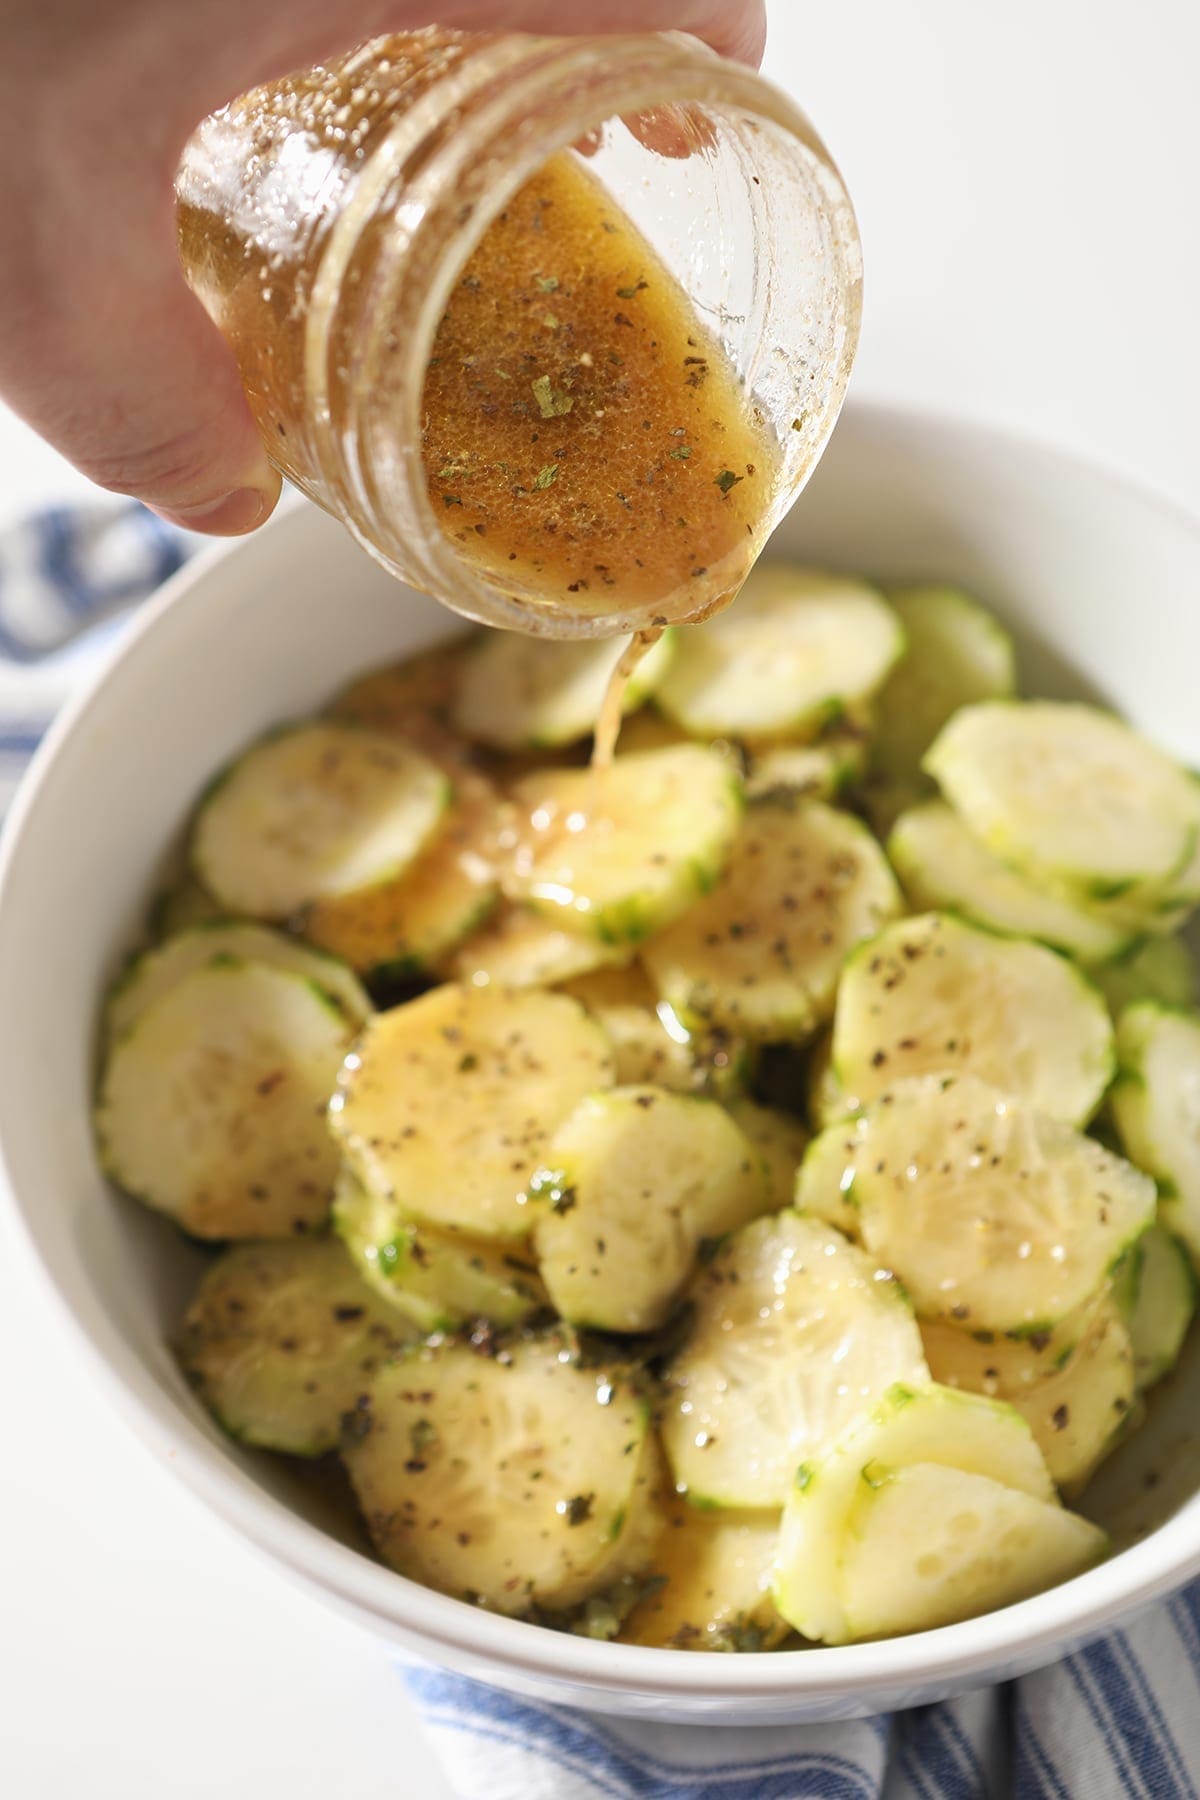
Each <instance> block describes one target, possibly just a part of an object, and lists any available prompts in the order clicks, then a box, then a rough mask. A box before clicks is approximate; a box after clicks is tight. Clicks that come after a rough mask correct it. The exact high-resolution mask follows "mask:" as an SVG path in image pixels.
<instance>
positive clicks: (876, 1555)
mask: <svg viewBox="0 0 1200 1800" xmlns="http://www.w3.org/2000/svg"><path fill="white" fill-rule="evenodd" d="M873 1479H874V1481H875V1483H876V1485H874V1486H872V1485H869V1484H868V1483H867V1482H865V1481H864V1482H862V1483H860V1491H859V1492H858V1493H857V1495H856V1497H855V1504H854V1506H853V1507H852V1509H851V1512H850V1516H849V1519H848V1520H847V1524H846V1537H845V1544H844V1548H843V1550H842V1555H841V1566H840V1569H839V1581H838V1585H839V1589H840V1592H841V1598H842V1603H843V1607H844V1616H845V1635H844V1637H841V1638H839V1639H837V1640H836V1641H838V1642H854V1641H856V1640H858V1639H860V1638H874V1637H884V1636H888V1635H891V1634H895V1633H897V1632H910V1631H928V1630H932V1629H933V1628H934V1627H936V1626H938V1625H951V1624H953V1623H955V1621H957V1620H959V1619H969V1618H975V1617H977V1616H978V1615H979V1614H980V1613H985V1612H991V1611H993V1610H994V1609H996V1608H998V1607H1002V1606H1009V1605H1012V1604H1013V1603H1014V1602H1015V1601H1017V1600H1023V1599H1026V1598H1027V1597H1028V1596H1029V1595H1031V1594H1036V1593H1040V1592H1041V1591H1042V1590H1043V1589H1044V1588H1048V1587H1054V1586H1056V1585H1057V1583H1058V1582H1060V1581H1067V1580H1069V1579H1070V1577H1071V1576H1073V1575H1078V1574H1081V1573H1082V1571H1083V1570H1084V1569H1087V1568H1090V1567H1091V1566H1092V1564H1093V1563H1096V1562H1098V1561H1099V1560H1100V1558H1101V1557H1103V1556H1104V1555H1105V1554H1106V1553H1107V1550H1108V1539H1107V1538H1106V1537H1105V1535H1104V1533H1103V1532H1102V1531H1101V1530H1100V1529H1099V1527H1098V1526H1096V1525H1093V1524H1092V1523H1091V1522H1090V1521H1089V1520H1087V1519H1083V1518H1080V1516H1079V1514H1078V1513H1072V1512H1067V1511H1066V1510H1065V1508H1063V1507H1061V1506H1058V1505H1054V1504H1051V1503H1050V1502H1048V1501H1046V1500H1035V1499H1033V1497H1032V1496H1031V1495H1029V1494H1022V1493H1019V1492H1017V1491H1016V1490H1014V1489H1013V1488H1009V1487H1005V1486H1004V1485H1003V1484H1002V1483H1001V1482H999V1481H992V1480H989V1478H988V1477H987V1476H985V1475H968V1474H964V1473H963V1472H962V1471H961V1470H958V1469H946V1468H943V1467H941V1466H940V1465H939V1464H937V1463H914V1464H913V1465H911V1466H910V1467H908V1468H905V1469H896V1470H889V1469H885V1468H884V1467H883V1466H882V1465H881V1466H880V1467H879V1469H878V1471H877V1472H876V1473H875V1475H874V1478H873ZM899 1545H904V1546H905V1547H906V1549H907V1551H908V1554H901V1555H897V1546H899ZM831 1641H832V1640H831Z"/></svg>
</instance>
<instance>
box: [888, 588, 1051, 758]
mask: <svg viewBox="0 0 1200 1800" xmlns="http://www.w3.org/2000/svg"><path fill="white" fill-rule="evenodd" d="M884 591H885V594H886V597H887V600H888V603H889V605H890V606H891V607H892V609H893V611H894V612H895V614H896V617H897V618H898V619H899V621H900V624H901V626H902V627H903V630H904V635H905V639H906V642H907V649H906V651H905V654H904V656H903V657H902V658H901V660H900V662H899V664H898V665H897V667H896V668H895V669H893V671H892V673H891V675H890V676H889V677H888V680H887V683H886V685H885V687H884V689H883V692H882V693H881V694H880V696H879V699H878V702H877V708H876V742H875V762H876V765H877V767H878V768H880V769H881V770H885V771H886V772H887V774H888V775H889V776H890V777H892V778H893V779H899V778H902V777H903V778H906V779H909V780H914V781H919V780H920V770H921V758H922V757H923V756H924V754H925V752H926V751H927V750H928V748H929V746H930V744H932V742H933V740H934V738H935V737H936V736H937V734H938V732H939V731H940V730H941V729H942V726H943V725H944V724H945V723H946V721H947V719H949V718H950V716H951V714H952V713H955V712H957V711H958V709H959V707H960V706H969V705H971V704H972V702H974V701H979V700H990V699H993V698H997V697H999V696H1002V695H1006V694H1011V693H1012V692H1013V691H1014V689H1015V688H1016V658H1015V656H1014V653H1013V643H1012V639H1011V638H1010V637H1009V635H1008V633H1007V631H1005V629H1004V627H1003V626H1002V625H1001V624H1000V622H999V620H998V619H996V618H995V617H994V616H993V614H991V613H990V612H988V611H987V610H986V609H985V608H984V607H982V606H980V604H979V602H978V601H977V600H973V599H972V598H971V596H970V595H969V594H965V593H963V591H962V589H961V588H954V587H937V586H933V587H905V588H887V589H885V590H884Z"/></svg>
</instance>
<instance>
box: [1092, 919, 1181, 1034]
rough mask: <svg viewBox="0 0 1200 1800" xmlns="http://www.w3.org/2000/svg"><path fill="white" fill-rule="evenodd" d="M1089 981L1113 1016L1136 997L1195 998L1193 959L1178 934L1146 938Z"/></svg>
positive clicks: (1169, 1001)
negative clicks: (1103, 999) (1101, 996)
mask: <svg viewBox="0 0 1200 1800" xmlns="http://www.w3.org/2000/svg"><path fill="white" fill-rule="evenodd" d="M1092 980H1093V981H1094V982H1095V984H1096V986H1097V987H1098V988H1099V989H1100V992H1101V993H1102V994H1103V995H1104V998H1105V999H1106V1000H1107V1002H1108V1007H1109V1011H1110V1012H1111V1013H1112V1015H1113V1017H1114V1018H1115V1017H1116V1016H1117V1014H1118V1013H1121V1012H1123V1011H1124V1010H1125V1008H1126V1007H1127V1006H1135V1005H1136V1004H1137V1002H1138V1001H1139V1000H1158V1001H1160V1002H1161V1003H1162V1005H1164V1006H1194V1005H1195V1003H1196V998H1197V987H1196V964H1195V960H1194V958H1193V956H1192V953H1191V951H1190V950H1189V949H1188V947H1187V945H1186V944H1185V943H1184V942H1183V939H1182V938H1177V937H1152V938H1146V939H1145V940H1144V941H1142V942H1139V943H1138V944H1137V945H1136V947H1135V948H1134V949H1133V951H1132V952H1131V953H1130V954H1129V955H1128V956H1122V957H1121V958H1119V960H1118V961H1116V962H1111V963H1106V964H1105V965H1104V967H1103V968H1101V969H1094V970H1093V971H1092Z"/></svg>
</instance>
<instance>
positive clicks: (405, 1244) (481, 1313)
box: [333, 1167, 548, 1333]
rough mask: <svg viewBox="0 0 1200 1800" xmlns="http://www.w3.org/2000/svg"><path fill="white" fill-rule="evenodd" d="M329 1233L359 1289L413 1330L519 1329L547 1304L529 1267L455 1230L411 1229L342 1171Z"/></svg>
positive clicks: (393, 1210) (514, 1254)
mask: <svg viewBox="0 0 1200 1800" xmlns="http://www.w3.org/2000/svg"><path fill="white" fill-rule="evenodd" d="M333 1227H334V1230H335V1231H336V1232H337V1233H338V1236H339V1237H340V1238H341V1239H342V1242H343V1243H344V1244H345V1246H346V1248H347V1250H348V1251H349V1253H350V1255H351V1256H352V1257H353V1259H354V1262H355V1264H356V1266H357V1268H358V1271H359V1273H360V1275H361V1276H362V1278H363V1280H364V1281H365V1282H366V1283H367V1285H368V1286H369V1287H371V1288H373V1289H374V1290H375V1292H376V1293H377V1294H381V1295H383V1296H384V1298H385V1299H386V1300H387V1301H389V1303H390V1304H391V1305H392V1306H394V1307H395V1308H396V1309H397V1311H398V1312H400V1313H403V1314H404V1315H405V1316H406V1317H407V1318H408V1319H410V1320H411V1321H412V1323H413V1325H414V1326H415V1327H416V1328H417V1329H418V1330H419V1331H422V1332H426V1333H428V1332H431V1331H453V1330H454V1329H455V1328H456V1327H457V1326H459V1325H463V1324H466V1323H467V1322H468V1321H470V1320H472V1319H490V1320H491V1321H492V1323H493V1324H495V1325H500V1326H505V1327H508V1326H514V1325H520V1324H523V1323H524V1321H525V1320H526V1319H528V1318H529V1317H530V1316H531V1315H532V1314H533V1313H535V1312H538V1311H539V1310H541V1309H542V1308H545V1307H547V1305H548V1302H547V1299H546V1293H545V1289H544V1288H543V1287H542V1284H541V1282H540V1281H539V1280H538V1272H537V1265H536V1264H535V1263H534V1262H532V1261H530V1260H529V1259H527V1258H526V1257H523V1256H521V1255H520V1254H519V1253H518V1252H515V1251H506V1250H503V1249H500V1248H498V1247H497V1246H496V1245H495V1244H488V1243H484V1242H478V1243H477V1242H476V1241H475V1240H474V1239H473V1238H469V1237H466V1236H464V1235H463V1233H461V1232H455V1231H438V1230H437V1229H436V1228H435V1227H433V1226H430V1225H414V1224H413V1222H412V1221H411V1220H410V1219H406V1218H405V1217H404V1215H403V1213H401V1212H400V1210H399V1208H398V1207H397V1206H396V1205H395V1203H394V1202H393V1201H391V1200H385V1199H384V1198H382V1197H381V1196H380V1195H379V1194H373V1193H372V1192H371V1190H370V1189H369V1188H365V1187H364V1186H363V1184H362V1182H361V1181H359V1180H358V1178H357V1177H356V1176H355V1175H354V1174H352V1172H351V1171H350V1170H349V1169H347V1168H345V1167H343V1168H342V1170H341V1172H340V1173H339V1175H338V1179H337V1185H336V1187H335V1189H334V1196H333Z"/></svg>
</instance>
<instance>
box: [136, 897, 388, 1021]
mask: <svg viewBox="0 0 1200 1800" xmlns="http://www.w3.org/2000/svg"><path fill="white" fill-rule="evenodd" d="M230 958H232V959H233V960H234V961H235V962H247V963H265V964H266V965H267V966H268V967H269V968H273V969H290V970H291V971H292V973H293V974H295V975H304V976H306V977H307V978H308V979H309V980H310V981H315V982H316V984H317V986H318V987H323V988H324V989H325V992H326V993H327V994H329V995H330V996H331V998H332V999H334V1000H336V1001H337V1003H338V1005H339V1006H340V1007H341V1009H342V1011H343V1012H344V1013H345V1015H346V1017H347V1019H348V1020H349V1021H350V1023H351V1024H352V1025H361V1024H362V1022H363V1020H364V1019H367V1018H369V1017H370V1015H371V1013H372V1011H373V1010H374V1008H373V1007H372V1005H371V1001H370V998H369V996H368V994H367V992H366V990H365V989H364V988H363V986H362V985H361V983H360V982H359V981H358V979H357V978H356V976H355V975H354V974H353V972H352V971H351V970H350V969H348V968H347V967H346V965H345V963H344V962H339V961H338V959H337V958H336V957H334V956H326V955H324V954H322V952H321V951H319V950H309V949H307V948H306V947H305V945H303V944H298V943H297V942H296V940H295V938H292V937H287V936H285V935H284V933H283V932H281V931H272V930H271V929H270V927H269V926H267V925H240V924H230V923H227V922H226V921H224V920H213V921H211V922H210V923H208V924H205V925H193V926H192V927H191V929H190V930H187V931H181V932H179V933H177V935H176V936H175V937H172V938H167V939H166V941H165V942H164V943H161V944H158V945H157V946H156V947H155V948H154V949H153V950H147V951H145V952H144V953H143V954H142V955H141V956H138V957H135V958H134V960H133V962H131V963H130V965H129V967H128V968H127V969H126V971H125V973H124V974H123V975H122V976H121V977H120V978H119V980H118V981H117V982H116V983H115V984H114V986H113V988H112V991H111V993H110V994H109V996H108V1004H107V1006H106V1008H105V1013H104V1024H105V1030H106V1032H107V1034H108V1036H109V1038H110V1040H111V1039H113V1038H118V1037H121V1036H122V1035H123V1034H124V1033H125V1032H126V1031H128V1030H129V1029H130V1027H131V1026H133V1025H135V1024H136V1023H137V1021H138V1019H140V1018H141V1016H142V1014H143V1013H144V1012H145V1011H146V1009H147V1007H150V1006H153V1005H154V1002H155V1001H156V1000H157V999H158V998H159V996H160V995H162V994H165V993H167V992H168V990H169V989H171V988H173V987H174V986H175V985H176V984H177V983H178V982H180V981H182V980H183V978H184V976H185V975H190V974H192V972H193V970H195V969H202V968H204V967H205V966H206V965H207V964H208V963H212V962H217V961H219V960H222V959H226V960H227V959H230Z"/></svg>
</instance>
